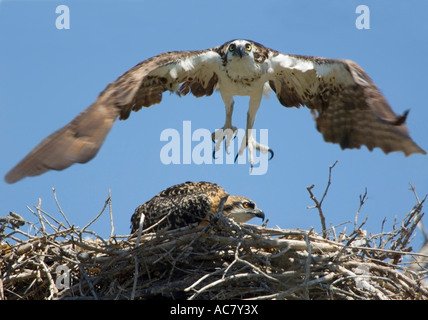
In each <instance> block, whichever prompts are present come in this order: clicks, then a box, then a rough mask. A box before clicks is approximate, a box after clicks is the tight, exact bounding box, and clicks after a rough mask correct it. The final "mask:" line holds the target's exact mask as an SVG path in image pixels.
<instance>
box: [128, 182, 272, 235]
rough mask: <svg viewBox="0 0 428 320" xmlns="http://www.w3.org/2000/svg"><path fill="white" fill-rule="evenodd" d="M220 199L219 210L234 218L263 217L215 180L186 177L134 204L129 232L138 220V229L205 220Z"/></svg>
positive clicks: (246, 201) (244, 199) (175, 225)
mask: <svg viewBox="0 0 428 320" xmlns="http://www.w3.org/2000/svg"><path fill="white" fill-rule="evenodd" d="M223 199H225V200H223ZM222 200H223V201H224V203H223V207H222V208H220V209H221V213H222V214H223V216H225V217H228V218H231V219H233V220H234V221H235V222H238V223H244V222H247V221H248V220H250V219H252V218H261V219H262V220H264V218H265V214H264V212H263V211H262V210H261V209H260V208H259V207H257V204H256V203H255V202H254V201H252V200H250V199H248V198H247V197H243V196H236V195H229V194H228V193H227V192H226V191H225V190H224V189H223V188H222V187H220V186H219V185H217V184H215V183H211V182H205V181H201V182H190V181H187V182H185V183H181V184H177V185H174V186H172V187H169V188H167V189H165V190H163V191H161V192H159V193H158V194H157V195H156V196H154V197H153V198H152V199H150V200H149V201H147V202H145V203H143V204H142V205H140V206H139V207H137V208H136V209H135V212H134V214H133V215H132V217H131V228H132V229H131V233H134V232H136V231H137V230H138V229H139V227H140V224H141V222H143V224H142V226H141V229H142V230H149V229H150V230H152V231H159V230H163V231H166V230H170V229H177V228H181V227H185V226H187V225H190V224H193V223H198V224H199V225H205V224H208V222H209V221H210V219H211V218H212V217H213V216H214V215H215V214H216V213H217V212H218V210H219V207H220V205H221V202H222ZM142 215H144V218H143V220H142V221H141V217H142Z"/></svg>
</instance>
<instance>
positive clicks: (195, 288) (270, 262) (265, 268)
mask: <svg viewBox="0 0 428 320" xmlns="http://www.w3.org/2000/svg"><path fill="white" fill-rule="evenodd" d="M308 191H310V189H309V188H308ZM310 193H311V192H310ZM311 197H312V199H313V200H314V202H315V204H316V207H317V208H318V210H319V212H320V215H321V214H322V210H321V206H320V202H318V201H317V200H316V198H315V197H314V196H313V195H312V196H311ZM363 200H364V199H363V198H362V202H363ZM321 202H322V201H321ZM423 202H424V201H419V200H418V203H417V204H416V205H415V206H414V207H413V208H412V209H411V210H410V211H409V212H408V213H407V214H406V216H405V217H404V218H403V220H402V221H401V222H400V223H395V224H394V227H393V230H391V231H389V232H382V233H381V234H377V235H367V233H366V231H364V229H363V228H362V227H363V225H364V222H363V223H362V224H361V225H359V226H358V225H357V224H356V221H355V223H354V228H353V230H352V231H351V232H350V233H349V234H346V232H344V231H343V232H340V233H338V234H336V228H333V227H331V228H329V229H324V228H323V230H322V233H321V234H317V233H316V232H315V231H313V230H286V229H279V228H267V227H266V226H265V225H264V226H261V227H259V226H253V225H248V224H243V225H240V224H236V223H234V222H233V221H232V220H229V219H227V218H224V217H223V216H222V215H221V214H220V213H218V214H217V215H215V216H213V218H212V219H211V221H210V224H209V225H207V226H204V227H200V226H189V227H186V228H182V229H176V230H169V231H166V232H163V233H144V232H143V233H142V234H140V235H133V236H126V237H119V236H115V235H114V234H113V230H114V227H113V225H112V235H111V237H110V238H109V239H108V240H105V239H102V238H101V237H99V236H98V235H97V234H96V233H95V232H92V231H90V230H89V227H90V225H91V223H92V222H93V221H94V220H95V219H97V218H98V217H99V215H100V214H101V213H102V212H104V211H105V210H104V209H105V208H106V207H107V205H108V204H111V201H110V197H109V198H108V199H107V201H106V203H105V205H104V208H103V210H101V212H100V214H99V215H98V216H97V217H96V218H95V219H94V220H93V221H91V222H90V223H88V225H87V226H85V227H83V228H76V227H74V226H72V225H71V224H70V223H69V221H68V219H67V217H65V216H64V219H65V221H64V222H59V221H58V220H57V219H55V218H54V217H52V216H50V215H49V214H47V213H46V212H44V211H43V210H42V209H41V208H40V204H39V206H37V207H36V210H35V211H33V210H32V212H33V213H34V215H35V216H36V217H38V219H39V222H40V223H39V224H38V225H40V226H41V227H40V228H38V229H36V227H35V226H34V225H33V230H34V234H29V233H25V232H23V231H22V230H21V229H22V225H23V224H25V223H29V222H26V221H24V220H23V219H22V218H21V217H20V216H19V215H17V214H13V213H11V214H10V215H9V216H8V217H5V218H1V220H0V240H1V242H0V250H1V258H0V259H1V260H0V267H1V275H0V298H1V299H7V300H14V299H189V300H196V299H256V300H261V299H428V287H426V286H424V284H423V281H424V278H425V277H426V269H425V267H424V265H423V263H424V261H425V262H426V259H427V257H428V256H427V255H426V254H422V253H416V252H413V250H412V248H411V247H410V246H409V243H410V241H411V238H412V235H413V233H414V231H415V228H416V226H417V225H418V223H419V222H420V220H421V218H422V215H423V213H422V212H421V210H422V205H423ZM317 204H318V205H317ZM61 213H62V211H61ZM110 214H112V212H111V207H110ZM48 229H49V230H50V229H51V230H52V231H51V232H48V231H47V230H48ZM88 235H91V237H90V238H89V239H88ZM406 257H407V258H406ZM408 257H410V260H409V259H408ZM413 258H415V259H413ZM416 258H417V259H416ZM406 259H408V262H406ZM416 261H417V262H416ZM416 263H417V265H416V267H415V264H416Z"/></svg>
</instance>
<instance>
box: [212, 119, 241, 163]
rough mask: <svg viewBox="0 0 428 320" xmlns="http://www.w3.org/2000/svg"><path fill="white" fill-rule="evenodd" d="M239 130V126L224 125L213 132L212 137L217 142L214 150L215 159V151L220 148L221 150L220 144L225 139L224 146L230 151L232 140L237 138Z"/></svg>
mask: <svg viewBox="0 0 428 320" xmlns="http://www.w3.org/2000/svg"><path fill="white" fill-rule="evenodd" d="M237 132H238V128H236V127H233V126H232V127H223V128H221V129H219V130H216V131H215V132H213V133H212V134H211V139H212V141H213V143H215V148H214V151H213V158H214V159H215V153H216V152H217V151H218V150H220V145H221V143H222V142H223V141H224V148H225V150H226V153H228V149H229V146H230V142H231V141H232V140H234V139H235V138H236V134H237Z"/></svg>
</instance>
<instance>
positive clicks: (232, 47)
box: [229, 44, 236, 52]
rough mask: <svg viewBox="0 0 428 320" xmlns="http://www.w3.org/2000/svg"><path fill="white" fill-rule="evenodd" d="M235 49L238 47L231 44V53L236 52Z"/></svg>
mask: <svg viewBox="0 0 428 320" xmlns="http://www.w3.org/2000/svg"><path fill="white" fill-rule="evenodd" d="M235 49H236V45H234V44H231V45H230V46H229V51H230V52H232V51H235Z"/></svg>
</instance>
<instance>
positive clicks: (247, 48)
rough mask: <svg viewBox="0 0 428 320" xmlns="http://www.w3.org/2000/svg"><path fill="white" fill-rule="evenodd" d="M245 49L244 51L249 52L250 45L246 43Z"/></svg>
mask: <svg viewBox="0 0 428 320" xmlns="http://www.w3.org/2000/svg"><path fill="white" fill-rule="evenodd" d="M245 49H246V50H247V51H251V44H249V43H247V44H246V45H245Z"/></svg>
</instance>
